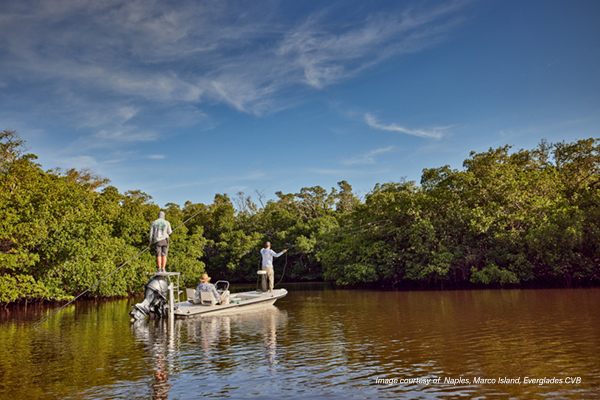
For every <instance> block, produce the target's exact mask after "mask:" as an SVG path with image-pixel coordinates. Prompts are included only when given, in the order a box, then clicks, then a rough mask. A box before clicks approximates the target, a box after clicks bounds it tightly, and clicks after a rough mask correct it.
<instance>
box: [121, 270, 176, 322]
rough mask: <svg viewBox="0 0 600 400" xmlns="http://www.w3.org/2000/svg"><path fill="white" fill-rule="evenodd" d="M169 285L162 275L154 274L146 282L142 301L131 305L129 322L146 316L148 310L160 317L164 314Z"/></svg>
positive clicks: (148, 312)
mask: <svg viewBox="0 0 600 400" xmlns="http://www.w3.org/2000/svg"><path fill="white" fill-rule="evenodd" d="M168 293H169V285H168V284H167V281H166V280H165V277H164V276H155V277H154V278H152V279H150V281H149V282H148V283H147V284H146V293H145V295H144V301H142V302H141V303H137V304H135V305H134V306H133V310H132V311H131V312H130V313H129V315H131V322H135V321H136V320H141V319H144V318H146V316H147V315H148V314H150V312H151V311H152V312H154V313H155V314H156V315H158V316H160V317H162V316H164V315H165V314H166V311H165V304H167V303H168V297H167V296H168Z"/></svg>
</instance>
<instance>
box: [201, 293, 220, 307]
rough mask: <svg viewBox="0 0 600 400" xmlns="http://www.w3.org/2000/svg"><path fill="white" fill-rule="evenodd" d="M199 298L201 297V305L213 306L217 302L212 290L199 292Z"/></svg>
mask: <svg viewBox="0 0 600 400" xmlns="http://www.w3.org/2000/svg"><path fill="white" fill-rule="evenodd" d="M200 298H201V299H202V305H205V306H214V305H215V304H217V299H215V295H214V294H213V292H200Z"/></svg>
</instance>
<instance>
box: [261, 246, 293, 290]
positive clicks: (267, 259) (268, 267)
mask: <svg viewBox="0 0 600 400" xmlns="http://www.w3.org/2000/svg"><path fill="white" fill-rule="evenodd" d="M286 251H287V250H283V251H282V252H281V253H275V252H274V251H273V250H271V243H270V242H267V243H266V244H265V248H264V249H262V250H261V251H260V254H262V270H263V271H266V272H267V279H268V281H269V293H273V280H274V279H275V273H274V272H273V257H279V256H280V255H282V254H283V253H285V252H286ZM262 290H263V291H266V290H267V288H266V282H265V281H263V283H262Z"/></svg>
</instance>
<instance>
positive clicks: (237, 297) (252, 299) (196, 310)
mask: <svg viewBox="0 0 600 400" xmlns="http://www.w3.org/2000/svg"><path fill="white" fill-rule="evenodd" d="M215 286H216V287H217V291H218V292H219V294H220V295H223V294H224V293H228V292H229V290H228V289H229V282H227V281H217V282H216V283H215ZM195 293H196V290H195V289H186V295H187V299H188V300H187V301H185V302H180V303H179V304H178V306H177V307H175V309H174V310H173V313H174V315H175V318H189V317H196V316H202V315H217V314H225V313H230V312H239V311H240V310H241V309H242V308H243V309H255V308H260V307H266V306H270V305H273V304H275V302H276V301H277V300H279V299H281V298H282V297H285V296H286V295H287V293H288V292H287V290H285V289H275V290H273V293H270V292H262V291H259V290H253V291H249V292H240V293H233V294H229V296H228V297H229V298H228V300H225V301H223V304H217V303H216V299H215V298H214V295H213V293H212V292H200V294H201V296H202V297H201V299H197V298H196V297H195ZM222 297H223V296H222Z"/></svg>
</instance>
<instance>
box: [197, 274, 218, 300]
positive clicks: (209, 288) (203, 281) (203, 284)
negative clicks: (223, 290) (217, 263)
mask: <svg viewBox="0 0 600 400" xmlns="http://www.w3.org/2000/svg"><path fill="white" fill-rule="evenodd" d="M208 281H210V276H208V274H202V278H200V284H199V285H198V287H196V298H197V299H199V300H200V299H201V298H200V292H213V293H214V295H215V300H217V304H219V303H221V296H219V292H217V288H215V285H213V284H212V283H208Z"/></svg>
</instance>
